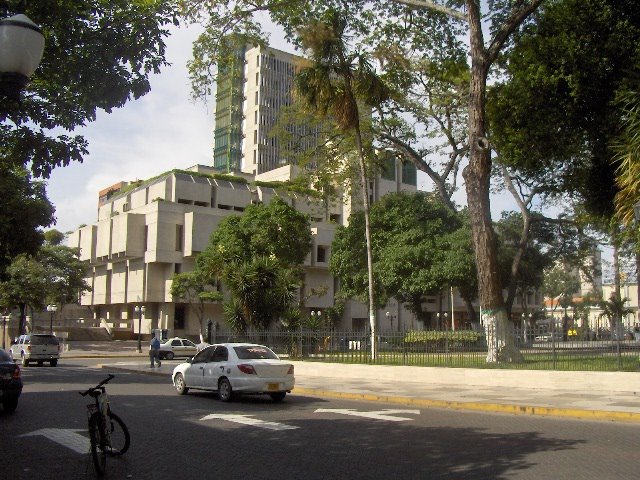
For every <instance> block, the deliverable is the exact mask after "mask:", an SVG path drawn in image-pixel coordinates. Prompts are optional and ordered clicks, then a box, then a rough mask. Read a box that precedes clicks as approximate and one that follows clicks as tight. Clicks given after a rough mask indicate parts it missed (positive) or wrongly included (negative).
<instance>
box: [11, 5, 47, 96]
mask: <svg viewBox="0 0 640 480" xmlns="http://www.w3.org/2000/svg"><path fill="white" fill-rule="evenodd" d="M2 6H4V7H5V9H6V2H2V4H1V5H0V7H2ZM5 14H6V10H5ZM43 52H44V35H42V30H41V29H40V27H39V26H38V25H36V24H35V23H33V22H32V21H31V20H30V19H29V17H27V16H26V15H23V14H21V13H20V14H18V15H14V16H12V17H8V18H3V19H2V20H0V96H2V97H5V98H8V99H10V100H14V101H18V100H20V92H21V91H22V89H23V88H24V87H25V86H26V85H27V83H28V82H29V77H30V76H31V75H32V74H33V72H35V71H36V68H38V65H40V61H41V60H42V53H43Z"/></svg>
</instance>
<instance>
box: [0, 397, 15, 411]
mask: <svg viewBox="0 0 640 480" xmlns="http://www.w3.org/2000/svg"><path fill="white" fill-rule="evenodd" d="M2 407H3V408H4V411H5V412H7V413H13V412H15V411H16V408H18V397H5V398H3V399H2Z"/></svg>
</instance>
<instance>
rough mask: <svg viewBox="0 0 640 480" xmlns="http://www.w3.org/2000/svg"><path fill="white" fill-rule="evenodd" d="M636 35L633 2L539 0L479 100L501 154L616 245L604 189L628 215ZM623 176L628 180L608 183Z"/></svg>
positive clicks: (639, 31)
mask: <svg viewBox="0 0 640 480" xmlns="http://www.w3.org/2000/svg"><path fill="white" fill-rule="evenodd" d="M639 40H640V15H638V12H637V5H636V2H633V1H631V0H621V1H614V0H587V1H578V0H564V1H562V2H547V3H545V5H544V6H543V8H541V9H540V12H539V15H537V16H536V17H535V18H534V21H532V22H531V23H530V24H529V25H527V26H526V28H525V29H523V31H522V33H521V34H520V35H519V36H518V37H517V39H516V41H515V42H514V46H513V49H512V51H511V52H510V55H509V58H508V60H509V61H508V62H507V61H506V60H507V59H505V62H504V63H503V66H504V70H503V73H504V75H503V76H502V80H501V81H500V83H499V84H498V85H497V86H496V87H495V88H494V89H492V92H491V101H490V103H489V105H490V113H491V134H492V142H493V144H494V145H495V146H496V147H497V149H498V150H499V151H500V153H501V161H502V162H504V163H507V164H508V165H510V166H511V167H513V168H515V169H517V170H518V172H519V175H521V176H523V177H525V178H528V179H530V180H533V179H536V181H538V182H539V184H540V185H541V186H543V187H544V192H545V193H546V195H547V196H548V197H551V198H555V199H558V198H560V199H561V200H562V202H563V204H564V205H567V206H569V207H571V208H573V210H574V211H576V212H578V213H579V214H580V218H581V219H583V223H585V225H588V226H589V227H590V228H591V229H593V230H595V231H600V232H603V233H604V235H605V236H607V237H608V238H609V240H608V241H609V242H610V243H611V244H612V246H613V248H614V249H616V250H619V249H620V248H621V245H622V237H621V234H620V229H621V228H620V223H621V217H615V216H614V212H615V203H614V199H615V198H616V197H617V198H618V199H619V200H622V199H623V198H624V199H625V200H624V204H625V205H626V216H625V217H624V218H626V220H627V221H628V220H629V219H630V218H631V217H632V210H631V207H632V202H633V198H637V195H635V192H636V191H637V189H636V190H634V189H633V188H634V185H635V184H636V183H637V180H636V178H637V175H636V176H635V177H634V176H633V164H634V161H633V158H632V157H631V156H629V155H628V154H631V155H632V154H633V153H632V150H629V148H628V147H630V146H631V145H632V143H629V142H630V141H632V138H633V137H632V136H629V135H626V134H625V128H626V127H627V126H630V125H631V123H629V122H632V118H633V105H634V101H633V94H632V93H630V92H632V91H637V86H638V76H637V72H636V70H637V68H638V65H640V53H639V52H638V49H637V45H638V41H639ZM549 51H553V52H554V54H553V55H549ZM632 128H633V127H632ZM626 133H628V134H630V135H634V134H635V133H634V132H633V131H631V132H626ZM627 146H628V147H627ZM620 148H622V150H620ZM616 177H617V179H618V181H620V180H622V183H618V185H617V184H616ZM623 179H626V185H627V187H628V188H629V189H627V190H624V191H623V192H618V189H619V188H624V185H625V181H624V180H623ZM577 216H578V215H576V217H577ZM601 235H602V233H601ZM615 262H616V264H617V259H616V260H615ZM637 264H640V260H637ZM619 275H620V273H619V271H618V270H616V272H615V283H616V285H619ZM616 291H617V292H618V294H619V290H618V289H616Z"/></svg>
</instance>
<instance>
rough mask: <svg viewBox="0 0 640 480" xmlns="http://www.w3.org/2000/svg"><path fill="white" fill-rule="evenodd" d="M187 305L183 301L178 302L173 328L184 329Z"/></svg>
mask: <svg viewBox="0 0 640 480" xmlns="http://www.w3.org/2000/svg"><path fill="white" fill-rule="evenodd" d="M186 311H187V309H186V305H185V304H183V303H176V306H175V309H174V314H173V328H174V330H184V323H185V319H186Z"/></svg>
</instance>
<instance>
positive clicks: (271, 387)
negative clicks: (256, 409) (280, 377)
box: [267, 383, 280, 392]
mask: <svg viewBox="0 0 640 480" xmlns="http://www.w3.org/2000/svg"><path fill="white" fill-rule="evenodd" d="M267 388H268V390H269V391H270V392H271V391H273V390H280V384H279V383H270V384H269V385H267Z"/></svg>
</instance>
